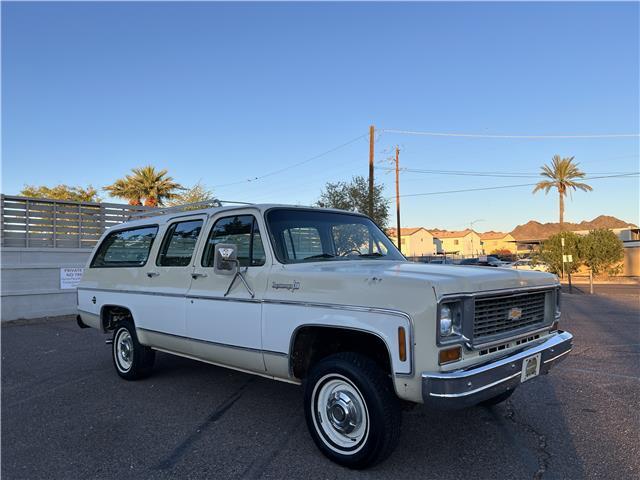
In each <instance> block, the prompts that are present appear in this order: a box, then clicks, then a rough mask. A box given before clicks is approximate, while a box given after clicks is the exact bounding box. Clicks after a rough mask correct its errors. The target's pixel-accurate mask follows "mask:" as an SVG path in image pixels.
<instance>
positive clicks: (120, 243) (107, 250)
mask: <svg viewBox="0 0 640 480" xmlns="http://www.w3.org/2000/svg"><path fill="white" fill-rule="evenodd" d="M157 233H158V226H157V225H154V226H148V227H138V228H131V229H128V230H118V231H116V232H112V233H110V234H109V235H107V237H106V238H105V239H104V240H103V241H102V243H101V244H100V247H98V251H97V252H96V254H95V256H94V257H93V260H92V261H91V268H100V267H142V266H143V265H144V264H145V263H147V259H148V258H149V252H150V251H151V246H152V245H153V240H154V239H155V238H156V234H157Z"/></svg>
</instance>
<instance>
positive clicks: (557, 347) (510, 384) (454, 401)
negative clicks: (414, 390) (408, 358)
mask: <svg viewBox="0 0 640 480" xmlns="http://www.w3.org/2000/svg"><path fill="white" fill-rule="evenodd" d="M572 341H573V335H571V334H570V333H569V332H560V333H557V334H556V335H553V336H552V337H551V338H549V339H547V340H545V341H543V342H542V343H539V344H534V345H532V346H530V347H528V348H526V349H524V350H521V351H519V352H517V353H515V354H512V355H510V356H508V357H505V358H501V359H499V360H496V361H494V362H491V363H487V364H484V365H481V366H479V367H473V368H470V369H468V370H458V371H454V372H447V373H441V372H433V373H432V372H425V373H423V374H422V398H423V401H424V403H425V404H427V405H432V406H435V407H439V408H449V409H455V408H464V407H470V406H473V405H477V404H478V403H480V402H482V401H484V400H488V399H489V398H492V397H495V396H496V395H499V394H501V393H503V392H505V391H507V390H512V389H514V388H515V387H517V386H518V385H520V379H521V372H522V364H523V362H524V359H525V358H528V357H531V356H532V355H536V354H538V353H539V354H540V355H541V359H540V374H543V373H548V371H549V369H551V367H553V366H554V365H555V364H556V363H558V362H560V361H561V360H563V359H564V358H566V356H567V354H568V353H569V352H570V351H571V348H572V347H573V343H572Z"/></svg>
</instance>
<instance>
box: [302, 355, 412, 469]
mask: <svg viewBox="0 0 640 480" xmlns="http://www.w3.org/2000/svg"><path fill="white" fill-rule="evenodd" d="M304 400H305V402H304V407H305V417H306V420H307V427H308V428H309V432H310V433H311V437H312V438H313V440H314V442H315V443H316V445H317V446H318V448H319V449H320V451H322V453H323V454H324V455H325V456H327V457H328V458H329V459H331V460H333V461H334V462H336V463H339V464H341V465H344V466H346V467H349V468H366V467H369V466H372V465H374V464H376V463H378V462H381V461H382V460H384V459H385V458H387V457H388V456H389V455H390V454H391V452H392V451H393V450H394V448H395V447H396V445H397V443H398V440H399V438H400V424H401V411H400V402H399V400H398V398H397V396H396V395H395V392H394V391H393V386H392V385H391V381H390V380H389V378H388V376H387V375H386V374H385V373H384V372H383V371H382V370H381V369H380V367H378V365H377V364H376V363H375V362H374V361H373V360H371V359H369V358H367V357H365V356H362V355H359V354H355V353H339V354H335V355H331V356H329V357H327V358H325V359H323V360H321V361H320V362H319V363H318V364H316V365H315V366H314V367H313V368H312V369H311V372H310V373H309V376H308V378H307V380H306V383H305V394H304Z"/></svg>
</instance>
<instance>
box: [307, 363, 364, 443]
mask: <svg viewBox="0 0 640 480" xmlns="http://www.w3.org/2000/svg"><path fill="white" fill-rule="evenodd" d="M311 409H312V412H311V413H312V415H313V422H314V426H315V428H316V431H317V432H318V434H319V435H320V438H321V439H322V441H323V442H324V443H325V445H327V447H329V448H331V449H332V450H334V451H336V452H338V453H341V454H343V455H353V454H355V453H357V452H358V451H360V450H361V449H362V447H363V446H364V444H365V442H366V440H367V438H368V436H369V411H368V410H367V404H366V402H365V401H364V398H363V396H362V394H361V393H360V390H358V388H357V387H356V386H355V385H354V384H353V383H352V382H351V381H350V380H349V379H348V378H346V377H344V376H342V375H338V374H335V373H332V374H329V375H325V376H324V377H322V378H321V379H320V380H318V382H317V383H316V385H315V387H314V390H313V395H312V405H311Z"/></svg>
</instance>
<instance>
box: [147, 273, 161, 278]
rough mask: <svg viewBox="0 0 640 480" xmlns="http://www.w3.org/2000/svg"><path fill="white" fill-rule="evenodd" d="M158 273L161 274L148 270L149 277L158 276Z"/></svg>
mask: <svg viewBox="0 0 640 480" xmlns="http://www.w3.org/2000/svg"><path fill="white" fill-rule="evenodd" d="M158 275H160V273H158V272H147V277H149V278H151V277H157V276H158Z"/></svg>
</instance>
